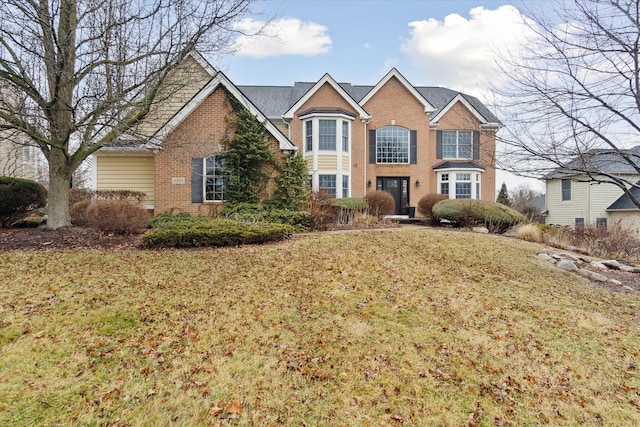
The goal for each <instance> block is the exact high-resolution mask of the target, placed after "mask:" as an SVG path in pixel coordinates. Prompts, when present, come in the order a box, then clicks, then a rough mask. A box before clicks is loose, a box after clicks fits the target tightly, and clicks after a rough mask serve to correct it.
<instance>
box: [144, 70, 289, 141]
mask: <svg viewBox="0 0 640 427" xmlns="http://www.w3.org/2000/svg"><path fill="white" fill-rule="evenodd" d="M219 86H223V87H225V88H226V89H227V90H228V91H229V92H230V93H231V94H232V95H233V96H234V97H235V98H236V99H237V100H238V101H239V102H240V104H242V105H243V106H244V107H245V108H246V109H248V110H249V111H250V112H251V114H252V115H253V116H255V117H256V118H257V119H258V120H260V121H261V122H263V123H264V126H265V128H266V129H267V131H268V132H269V133H270V134H271V135H273V137H274V138H276V140H277V141H278V143H279V144H280V149H281V150H297V148H296V147H295V146H294V145H293V144H292V143H291V141H289V138H287V137H286V136H285V135H284V134H283V133H282V132H281V131H280V130H279V129H278V128H277V127H276V126H275V125H274V124H273V123H271V121H269V120H268V119H267V117H266V116H265V115H264V114H263V113H262V112H261V111H260V109H258V108H257V107H256V106H255V105H254V104H253V103H252V102H251V101H250V100H249V99H248V98H247V97H246V96H244V94H243V93H242V92H241V91H240V90H239V89H238V88H237V87H236V86H235V85H234V84H233V83H232V82H231V80H229V79H228V78H227V76H225V75H224V73H222V72H221V71H220V72H218V73H216V75H215V76H214V77H213V78H211V80H209V82H208V83H207V84H206V85H205V86H204V87H203V88H202V89H201V90H200V91H199V92H198V93H197V94H196V95H195V96H193V98H191V99H190V100H189V102H187V103H186V104H185V105H184V106H183V107H182V108H181V109H180V110H179V111H178V112H177V113H176V114H174V116H173V117H172V118H171V119H170V120H169V121H168V122H166V123H165V124H164V125H163V126H162V127H161V128H160V129H158V131H157V132H156V133H155V134H154V135H153V136H152V138H151V140H156V143H155V144H147V146H148V147H149V148H152V147H153V146H154V145H161V144H162V141H164V139H165V138H166V137H167V135H169V133H171V132H172V131H173V130H174V129H175V128H176V127H177V126H178V125H179V124H180V123H182V121H183V120H185V119H186V118H187V117H188V116H189V115H190V114H191V113H193V111H194V110H195V109H196V108H197V107H198V106H200V104H202V102H204V100H205V99H207V98H208V97H209V95H211V94H212V93H213V92H214V91H215V90H216V89H217V88H218V87H219Z"/></svg>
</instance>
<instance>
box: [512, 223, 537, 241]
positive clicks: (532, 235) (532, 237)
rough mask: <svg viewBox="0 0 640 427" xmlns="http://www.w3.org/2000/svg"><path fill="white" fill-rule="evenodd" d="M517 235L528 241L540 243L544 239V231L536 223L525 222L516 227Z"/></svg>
mask: <svg viewBox="0 0 640 427" xmlns="http://www.w3.org/2000/svg"><path fill="white" fill-rule="evenodd" d="M515 234H516V237H517V238H518V239H522V240H526V241H528V242H536V243H540V242H541V241H542V231H541V230H540V228H539V227H538V226H537V225H535V224H523V225H520V226H518V227H517V228H516V230H515Z"/></svg>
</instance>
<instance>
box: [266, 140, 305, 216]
mask: <svg viewBox="0 0 640 427" xmlns="http://www.w3.org/2000/svg"><path fill="white" fill-rule="evenodd" d="M308 197H309V171H308V170H307V162H306V161H305V160H304V157H302V154H300V153H299V152H296V153H293V154H291V155H289V156H286V157H285V159H284V162H283V165H282V167H281V170H280V176H278V177H277V178H276V188H275V190H274V192H273V197H272V198H271V200H270V204H271V206H273V207H275V208H279V209H291V210H298V209H300V208H301V207H302V206H303V205H304V203H305V202H306V201H307V198H308Z"/></svg>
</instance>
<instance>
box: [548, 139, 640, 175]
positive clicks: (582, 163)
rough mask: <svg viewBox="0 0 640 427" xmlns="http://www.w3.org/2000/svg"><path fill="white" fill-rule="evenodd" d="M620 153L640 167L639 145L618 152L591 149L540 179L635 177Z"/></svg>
mask: <svg viewBox="0 0 640 427" xmlns="http://www.w3.org/2000/svg"><path fill="white" fill-rule="evenodd" d="M620 152H622V153H624V154H626V155H628V156H629V157H630V158H631V160H632V161H633V162H634V163H635V164H636V165H638V166H640V145H638V146H635V147H633V148H629V149H625V150H619V151H616V150H612V149H592V150H589V151H586V152H585V153H582V154H581V155H579V156H576V157H575V158H573V159H572V160H570V161H569V162H567V164H566V165H565V166H564V167H558V168H556V169H554V170H552V171H551V172H549V173H548V174H546V175H544V176H543V177H542V178H543V179H556V178H563V177H567V176H572V175H582V174H585V173H592V174H598V173H607V174H615V175H637V174H638V171H636V170H635V169H634V167H633V166H632V165H630V164H629V162H627V161H626V160H625V159H624V158H623V157H622V156H621V155H620Z"/></svg>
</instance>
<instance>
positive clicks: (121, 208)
mask: <svg viewBox="0 0 640 427" xmlns="http://www.w3.org/2000/svg"><path fill="white" fill-rule="evenodd" d="M86 220H87V225H88V226H90V227H92V228H96V229H98V230H100V231H102V232H103V233H115V234H132V233H136V232H138V231H140V230H141V229H143V228H145V227H146V225H147V223H148V221H149V214H148V213H147V211H146V210H145V209H143V208H141V207H139V206H136V205H134V204H133V203H131V202H128V201H126V200H96V201H94V202H92V203H91V204H90V205H89V206H88V207H87V209H86Z"/></svg>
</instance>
